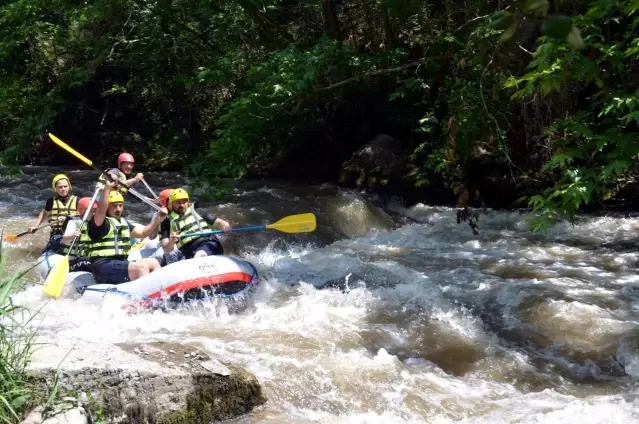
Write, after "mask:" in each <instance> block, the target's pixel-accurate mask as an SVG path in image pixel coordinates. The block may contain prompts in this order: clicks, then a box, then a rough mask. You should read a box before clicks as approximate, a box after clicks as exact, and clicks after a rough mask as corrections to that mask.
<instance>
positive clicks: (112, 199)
mask: <svg viewBox="0 0 639 424" xmlns="http://www.w3.org/2000/svg"><path fill="white" fill-rule="evenodd" d="M120 202H122V203H123V202H124V197H122V193H120V192H119V191H117V190H113V191H110V192H109V204H111V203H120Z"/></svg>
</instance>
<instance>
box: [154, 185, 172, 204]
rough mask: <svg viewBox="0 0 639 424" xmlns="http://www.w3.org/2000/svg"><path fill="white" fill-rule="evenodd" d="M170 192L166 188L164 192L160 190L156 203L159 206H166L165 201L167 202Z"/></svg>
mask: <svg viewBox="0 0 639 424" xmlns="http://www.w3.org/2000/svg"><path fill="white" fill-rule="evenodd" d="M172 191H173V189H172V188H167V189H166V190H162V191H161V192H160V195H159V196H158V202H160V206H168V205H167V204H166V201H167V200H169V196H170V195H171V192H172Z"/></svg>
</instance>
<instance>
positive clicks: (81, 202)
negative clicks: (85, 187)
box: [78, 197, 98, 211]
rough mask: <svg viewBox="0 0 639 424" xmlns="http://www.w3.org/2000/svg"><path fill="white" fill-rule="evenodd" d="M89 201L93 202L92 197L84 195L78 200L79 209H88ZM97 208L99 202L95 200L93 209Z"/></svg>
mask: <svg viewBox="0 0 639 424" xmlns="http://www.w3.org/2000/svg"><path fill="white" fill-rule="evenodd" d="M89 203H91V198H90V197H83V198H82V199H80V200H79V201H78V210H79V211H80V210H83V211H86V210H87V208H88V207H89ZM97 208H98V202H93V207H92V208H91V209H97Z"/></svg>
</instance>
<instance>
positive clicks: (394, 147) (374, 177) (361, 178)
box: [340, 134, 407, 189]
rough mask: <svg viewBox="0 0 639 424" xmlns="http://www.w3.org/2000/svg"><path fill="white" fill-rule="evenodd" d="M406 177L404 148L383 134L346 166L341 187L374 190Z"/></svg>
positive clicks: (362, 149) (367, 144)
mask: <svg viewBox="0 0 639 424" xmlns="http://www.w3.org/2000/svg"><path fill="white" fill-rule="evenodd" d="M406 173H407V168H406V154H405V152H403V149H402V146H401V144H400V143H399V142H398V141H397V140H395V139H394V138H393V137H391V136H389V135H387V134H380V135H378V136H377V137H375V138H374V139H373V140H371V141H369V142H368V143H366V144H364V145H363V146H362V147H360V148H359V149H358V150H357V151H356V152H355V153H353V155H352V156H351V158H350V159H349V160H347V161H346V162H344V164H343V168H342V172H341V173H340V183H341V184H344V185H346V186H350V187H353V186H355V187H358V188H370V189H375V188H378V187H380V186H385V185H387V184H388V183H389V182H390V181H391V179H397V178H398V177H401V176H402V175H405V174H406Z"/></svg>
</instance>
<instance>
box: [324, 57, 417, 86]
mask: <svg viewBox="0 0 639 424" xmlns="http://www.w3.org/2000/svg"><path fill="white" fill-rule="evenodd" d="M421 64H422V62H421V61H419V60H418V61H415V62H411V63H407V64H406V65H402V66H397V67H396V68H389V69H380V70H377V71H372V72H368V73H366V74H362V75H356V76H354V77H351V78H347V79H345V80H343V81H340V82H336V83H335V84H331V85H329V86H326V87H320V88H316V89H315V91H326V90H332V89H334V88H337V87H341V86H343V85H346V84H348V83H351V82H353V81H357V80H358V79H361V78H367V77H373V76H377V75H383V74H392V73H393V72H399V71H403V70H404V69H408V68H412V67H414V66H419V65H421Z"/></svg>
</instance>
